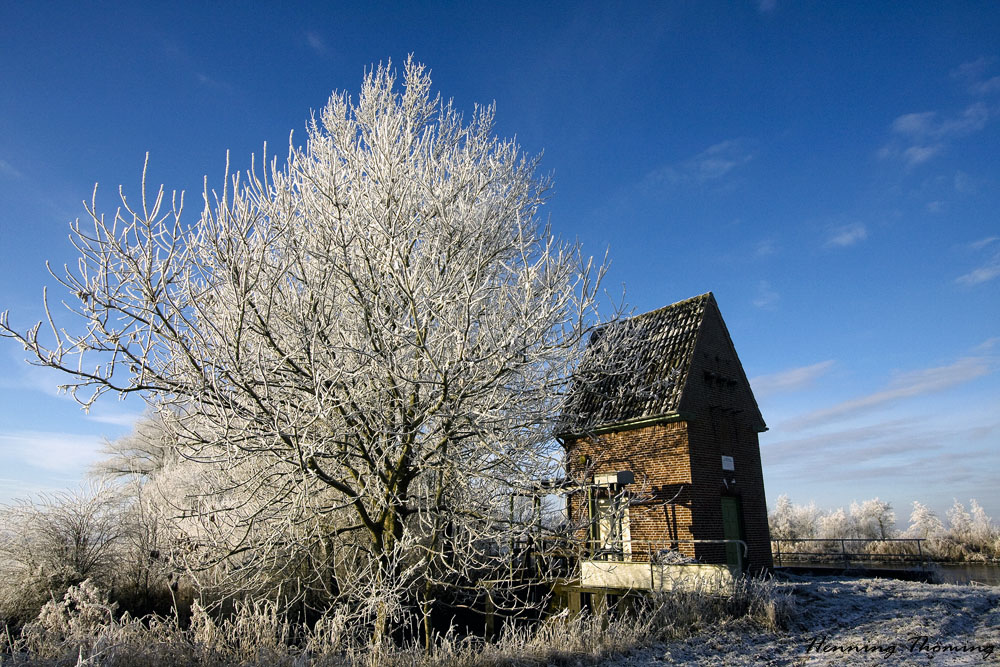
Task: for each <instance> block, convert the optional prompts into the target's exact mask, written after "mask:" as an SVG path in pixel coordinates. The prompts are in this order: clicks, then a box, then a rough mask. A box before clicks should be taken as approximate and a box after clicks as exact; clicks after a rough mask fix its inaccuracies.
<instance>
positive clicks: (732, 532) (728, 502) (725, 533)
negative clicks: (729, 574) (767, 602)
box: [722, 496, 746, 572]
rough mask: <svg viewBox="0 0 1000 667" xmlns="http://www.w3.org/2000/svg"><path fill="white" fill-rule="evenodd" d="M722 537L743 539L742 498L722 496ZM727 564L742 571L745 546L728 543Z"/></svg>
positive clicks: (737, 570)
mask: <svg viewBox="0 0 1000 667" xmlns="http://www.w3.org/2000/svg"><path fill="white" fill-rule="evenodd" d="M722 538H723V539H726V540H742V539H743V512H742V511H741V508H740V499H739V498H732V497H730V496H723V497H722ZM726 564H727V565H729V568H730V569H731V570H733V571H734V572H742V571H743V568H744V566H745V565H746V564H745V563H744V562H743V546H742V545H740V544H737V543H736V542H729V543H727V544H726Z"/></svg>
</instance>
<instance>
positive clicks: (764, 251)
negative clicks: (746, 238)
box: [753, 239, 778, 257]
mask: <svg viewBox="0 0 1000 667" xmlns="http://www.w3.org/2000/svg"><path fill="white" fill-rule="evenodd" d="M776 252H778V248H777V245H776V244H775V242H774V241H772V240H770V239H767V240H765V241H760V242H758V243H757V245H756V246H754V251H753V254H754V256H755V257H769V256H770V255H773V254H774V253H776Z"/></svg>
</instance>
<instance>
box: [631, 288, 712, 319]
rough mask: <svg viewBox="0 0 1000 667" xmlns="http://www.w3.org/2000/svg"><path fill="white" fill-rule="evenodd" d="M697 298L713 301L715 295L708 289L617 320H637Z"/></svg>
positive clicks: (697, 299)
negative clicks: (696, 294)
mask: <svg viewBox="0 0 1000 667" xmlns="http://www.w3.org/2000/svg"><path fill="white" fill-rule="evenodd" d="M699 300H704V301H709V300H711V301H714V300H715V295H714V294H712V292H710V291H709V292H705V293H704V294H699V295H698V296H692V297H688V298H687V299H682V300H681V301H678V302H676V303H671V304H670V305H667V306H660V307H659V308H656V309H654V310H648V311H646V312H645V313H639V314H638V315H631V316H629V317H626V318H624V319H622V320H619V321H620V322H631V321H632V320H637V319H639V318H642V317H646V316H647V315H655V314H657V313H662V312H663V311H666V310H670V309H671V308H677V307H678V306H684V305H686V304H688V303H694V302H695V301H699Z"/></svg>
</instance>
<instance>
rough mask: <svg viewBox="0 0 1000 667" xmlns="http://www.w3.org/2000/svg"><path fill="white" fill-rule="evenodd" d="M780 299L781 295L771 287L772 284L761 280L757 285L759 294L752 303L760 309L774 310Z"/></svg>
mask: <svg viewBox="0 0 1000 667" xmlns="http://www.w3.org/2000/svg"><path fill="white" fill-rule="evenodd" d="M780 299H781V295H780V294H778V292H777V291H775V290H774V288H772V287H771V283H769V282H768V281H766V280H761V281H760V282H759V283H757V293H756V296H754V298H753V301H752V303H753V305H755V306H757V307H758V308H773V307H774V306H775V305H776V304H777V303H778V301H779V300H780Z"/></svg>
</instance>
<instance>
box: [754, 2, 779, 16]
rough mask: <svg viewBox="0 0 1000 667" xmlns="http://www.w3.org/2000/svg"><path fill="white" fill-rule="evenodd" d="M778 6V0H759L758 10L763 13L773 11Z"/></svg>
mask: <svg viewBox="0 0 1000 667" xmlns="http://www.w3.org/2000/svg"><path fill="white" fill-rule="evenodd" d="M777 7H778V0H757V11H759V12H761V13H762V14H767V13H769V12H773V11H774V10H775V9H777Z"/></svg>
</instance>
